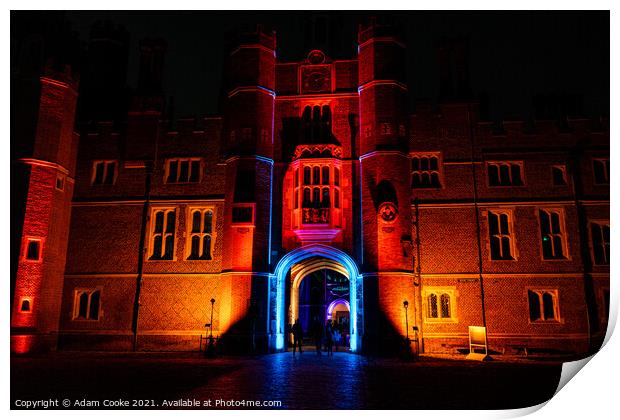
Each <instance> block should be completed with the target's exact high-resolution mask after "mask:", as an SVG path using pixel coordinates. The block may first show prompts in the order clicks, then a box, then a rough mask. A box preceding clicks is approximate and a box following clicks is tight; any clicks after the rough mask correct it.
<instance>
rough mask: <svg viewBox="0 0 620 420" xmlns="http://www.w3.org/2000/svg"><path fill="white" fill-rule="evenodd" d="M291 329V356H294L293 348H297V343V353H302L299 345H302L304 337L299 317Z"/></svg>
mask: <svg viewBox="0 0 620 420" xmlns="http://www.w3.org/2000/svg"><path fill="white" fill-rule="evenodd" d="M292 330H293V356H295V349H296V348H297V345H299V354H301V353H303V350H302V349H301V346H302V343H303V339H304V331H303V330H302V328H301V324H300V323H299V319H296V320H295V323H294V324H293V328H292Z"/></svg>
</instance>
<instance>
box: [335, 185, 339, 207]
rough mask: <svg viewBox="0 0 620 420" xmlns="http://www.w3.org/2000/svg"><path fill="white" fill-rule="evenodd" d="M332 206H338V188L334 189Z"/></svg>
mask: <svg viewBox="0 0 620 420" xmlns="http://www.w3.org/2000/svg"><path fill="white" fill-rule="evenodd" d="M334 207H335V208H337V209H339V208H340V190H339V189H338V188H335V189H334Z"/></svg>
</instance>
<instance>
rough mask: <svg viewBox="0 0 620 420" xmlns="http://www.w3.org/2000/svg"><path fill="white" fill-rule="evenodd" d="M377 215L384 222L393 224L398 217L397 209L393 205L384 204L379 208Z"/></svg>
mask: <svg viewBox="0 0 620 420" xmlns="http://www.w3.org/2000/svg"><path fill="white" fill-rule="evenodd" d="M379 215H380V216H381V218H382V219H383V221H384V222H393V221H394V220H395V219H396V216H398V208H396V205H395V204H394V203H390V202H385V203H382V204H381V206H379Z"/></svg>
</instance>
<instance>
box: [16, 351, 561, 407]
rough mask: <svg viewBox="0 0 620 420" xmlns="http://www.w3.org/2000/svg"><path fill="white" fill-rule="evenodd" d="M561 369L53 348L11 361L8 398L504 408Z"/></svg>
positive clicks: (538, 395) (546, 390)
mask: <svg viewBox="0 0 620 420" xmlns="http://www.w3.org/2000/svg"><path fill="white" fill-rule="evenodd" d="M560 372H561V365H560V364H558V363H551V362H536V363H532V362H521V361H491V362H484V363H480V362H470V361H465V360H462V359H461V360H439V359H429V358H423V359H422V360H421V361H417V362H409V363H406V362H402V361H399V360H396V359H373V358H366V357H363V356H358V355H354V354H348V353H344V352H341V353H335V354H334V355H333V356H332V357H328V356H326V355H325V354H323V355H322V356H318V355H316V354H314V353H312V352H304V353H303V355H301V356H299V355H297V356H295V357H293V355H292V353H278V354H271V355H263V356H255V357H243V358H233V357H221V358H217V359H204V358H200V357H198V356H196V354H174V353H136V354H120V353H116V354H113V353H70V352H58V353H52V354H50V355H48V356H36V357H13V358H12V359H11V405H12V406H13V407H14V408H15V401H16V400H17V399H21V400H37V399H50V398H52V399H54V398H58V399H60V400H62V399H66V398H68V399H70V400H72V401H73V400H82V399H88V400H96V401H103V400H105V399H111V400H115V399H119V398H120V399H126V400H131V399H148V400H153V401H154V402H155V403H156V404H159V407H156V408H162V407H161V402H162V401H163V400H178V399H183V400H187V399H191V400H200V401H206V400H209V399H210V400H213V401H215V400H217V399H221V400H236V401H241V400H253V401H256V400H276V401H281V408H285V409H391V408H401V409H418V408H421V409H453V408H454V409H456V408H459V409H470V408H471V409H484V408H493V409H504V408H520V407H526V406H531V405H535V404H539V403H541V402H543V401H546V400H547V399H549V398H550V397H551V396H552V395H553V393H554V391H555V388H556V386H557V383H558V380H559V377H560ZM212 407H213V408H216V407H214V406H212ZM60 408H62V407H60ZM99 408H103V407H101V406H100V407H99ZM240 408H243V407H240Z"/></svg>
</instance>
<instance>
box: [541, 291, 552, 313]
mask: <svg viewBox="0 0 620 420" xmlns="http://www.w3.org/2000/svg"><path fill="white" fill-rule="evenodd" d="M542 301H543V314H544V317H545V320H550V319H555V309H554V308H553V295H551V293H548V292H545V293H543V295H542Z"/></svg>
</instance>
